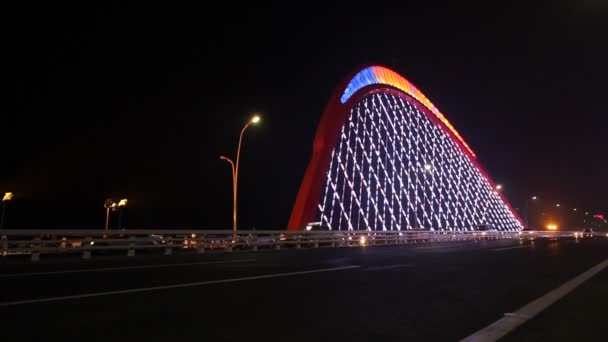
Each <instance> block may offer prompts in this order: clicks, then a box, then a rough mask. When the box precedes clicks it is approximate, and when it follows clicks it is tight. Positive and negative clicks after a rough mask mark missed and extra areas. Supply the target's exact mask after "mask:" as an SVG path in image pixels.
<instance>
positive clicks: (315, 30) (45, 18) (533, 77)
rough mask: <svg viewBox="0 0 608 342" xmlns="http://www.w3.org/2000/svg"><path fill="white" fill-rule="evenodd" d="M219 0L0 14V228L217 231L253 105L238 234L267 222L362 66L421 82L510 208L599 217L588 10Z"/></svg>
mask: <svg viewBox="0 0 608 342" xmlns="http://www.w3.org/2000/svg"><path fill="white" fill-rule="evenodd" d="M422 2H423V1H422ZM222 3H224V5H223V6H224V7H221V8H220V7H218V4H217V3H214V4H209V5H205V4H203V5H202V6H203V7H198V8H186V7H179V8H178V7H171V8H167V7H153V6H151V5H149V4H148V5H146V6H141V5H139V6H132V7H129V6H111V5H106V6H104V7H101V6H100V7H93V6H92V5H83V6H86V7H78V6H76V7H74V5H70V6H67V5H65V6H64V7H61V6H58V5H56V4H53V5H48V7H44V6H43V7H35V6H28V7H25V6H24V7H20V8H12V9H10V10H7V11H6V12H5V15H6V16H7V18H6V20H7V22H5V25H6V28H5V29H4V35H3V36H4V39H3V44H2V45H3V48H2V50H3V55H4V56H5V57H7V56H8V58H9V61H8V62H7V61H5V68H4V69H5V71H6V72H7V73H6V74H5V75H3V77H2V78H3V80H4V82H6V85H7V87H6V88H7V89H8V90H9V91H8V93H5V94H6V99H7V101H3V107H4V108H3V110H2V121H1V122H2V123H1V126H0V127H2V140H3V142H4V144H3V146H2V152H1V153H2V159H1V162H0V165H1V166H2V167H1V168H0V192H4V191H13V192H15V198H14V201H13V202H12V203H10V207H9V208H8V210H7V222H6V226H7V228H11V227H13V228H14V227H22V228H101V227H102V226H103V223H104V217H105V216H104V215H105V212H104V209H103V202H104V199H105V198H106V197H113V198H115V199H120V198H122V197H127V198H128V199H129V201H130V203H129V204H130V206H129V208H128V211H127V212H126V213H125V223H126V226H127V227H130V228H229V227H231V210H232V203H231V195H232V193H231V176H230V168H229V166H228V164H227V163H225V162H224V161H222V160H220V159H219V155H220V154H227V155H230V156H233V155H234V153H235V149H236V143H237V139H238V134H239V131H240V129H241V127H242V125H243V124H244V123H245V122H246V121H247V120H248V119H249V117H250V116H251V114H252V113H254V112H260V113H261V114H262V116H263V120H262V123H261V125H259V126H256V127H251V128H249V129H248V131H247V133H246V136H245V141H244V145H243V151H242V158H241V177H240V187H239V193H240V202H239V203H240V226H241V227H243V228H251V227H255V228H257V229H262V228H274V229H279V228H284V227H285V225H286V223H287V220H288V217H289V214H290V211H291V206H292V204H293V202H294V199H295V195H296V193H297V190H298V187H299V185H300V181H301V178H302V176H303V174H304V170H305V168H306V165H307V163H308V160H309V158H310V153H311V147H312V141H313V137H314V133H315V129H316V126H317V124H318V121H319V119H320V116H321V113H322V112H323V109H324V107H325V104H326V103H327V101H328V99H329V97H330V96H331V94H332V92H333V91H334V90H335V87H336V86H337V84H338V83H339V82H340V81H341V80H342V79H343V78H344V77H345V76H346V75H347V74H348V73H349V72H352V71H353V70H355V69H357V68H359V67H360V66H362V65H365V64H369V63H373V64H380V65H385V66H387V67H389V68H392V69H393V70H395V71H397V72H398V73H400V74H402V75H403V76H405V77H406V78H408V79H409V80H410V81H411V82H412V83H414V84H415V85H416V86H417V87H418V88H419V89H421V90H422V91H423V92H424V93H425V94H426V95H427V97H428V98H429V99H430V100H431V101H432V102H433V103H434V104H435V105H436V106H437V107H438V108H439V109H440V110H441V111H442V112H443V113H444V114H445V115H446V116H447V118H448V119H449V120H450V121H451V122H452V124H453V125H454V126H455V127H456V128H457V129H458V131H459V132H460V133H461V135H462V136H463V137H464V138H465V139H466V140H467V142H468V143H469V145H470V146H471V147H472V148H473V150H474V151H475V152H476V153H477V155H478V158H479V161H480V162H481V164H482V165H484V166H485V168H486V169H487V171H488V173H489V174H490V175H491V177H493V179H494V180H495V181H496V182H497V183H502V184H503V185H504V187H505V190H504V191H505V194H506V196H507V198H509V199H510V201H511V203H512V204H513V206H514V207H520V208H521V207H522V205H523V203H524V201H525V199H526V198H527V197H528V196H531V195H533V194H534V195H538V196H540V197H541V199H542V203H544V204H543V205H544V206H545V207H546V208H545V209H542V210H548V208H549V207H552V206H554V204H555V203H557V202H559V203H561V204H562V208H563V210H567V209H568V208H573V207H577V208H583V210H589V211H592V212H594V213H595V212H607V211H608V196H607V194H608V184H607V181H606V178H607V177H606V170H608V153H607V151H608V140H607V135H606V125H607V124H608V111H607V110H606V99H607V96H606V91H607V90H608V86H607V85H606V84H607V82H608V81H607V80H608V62H607V61H608V44H606V40H607V38H606V37H608V24H607V23H608V4H607V3H606V2H604V1H599V0H597V1H562V2H559V1H550V2H546V5H543V6H541V2H538V5H536V6H532V5H531V4H530V3H529V2H522V3H521V4H515V3H513V4H509V5H507V6H510V7H504V4H503V5H502V6H503V7H498V5H496V4H494V2H484V5H482V6H481V7H480V6H479V5H478V4H476V5H471V6H468V5H466V4H465V3H462V2H458V7H454V8H451V7H446V6H445V5H443V4H437V3H436V4H431V3H430V2H428V5H427V6H428V7H427V8H422V7H421V5H420V4H419V3H421V1H418V2H415V3H414V4H415V5H414V4H407V2H405V1H399V2H395V3H393V4H389V5H383V4H381V3H380V2H378V1H372V2H368V4H367V5H365V6H362V5H358V4H356V3H355V2H349V3H345V4H343V5H341V6H338V5H335V7H330V6H329V5H328V3H325V4H324V5H323V6H313V5H310V3H308V5H296V4H292V3H290V2H283V3H282V4H281V5H279V4H274V5H271V4H266V5H264V4H261V3H259V2H255V7H251V8H245V7H242V6H240V5H237V4H236V3H234V2H222ZM425 3H427V2H425ZM205 6H206V7H205ZM539 205H540V204H539ZM556 215H557V214H556Z"/></svg>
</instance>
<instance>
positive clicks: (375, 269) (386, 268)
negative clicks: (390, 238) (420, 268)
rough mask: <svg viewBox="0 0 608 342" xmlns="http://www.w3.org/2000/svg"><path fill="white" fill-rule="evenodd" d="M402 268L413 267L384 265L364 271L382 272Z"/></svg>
mask: <svg viewBox="0 0 608 342" xmlns="http://www.w3.org/2000/svg"><path fill="white" fill-rule="evenodd" d="M402 267H414V265H411V264H396V265H384V266H370V267H368V268H367V269H365V271H384V270H392V269H395V268H402Z"/></svg>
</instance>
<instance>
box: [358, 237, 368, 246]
mask: <svg viewBox="0 0 608 342" xmlns="http://www.w3.org/2000/svg"><path fill="white" fill-rule="evenodd" d="M366 243H367V239H366V238H365V236H362V237H360V238H359V244H360V245H361V246H363V245H365V244H366Z"/></svg>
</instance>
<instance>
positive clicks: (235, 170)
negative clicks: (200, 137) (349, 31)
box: [220, 114, 261, 234]
mask: <svg viewBox="0 0 608 342" xmlns="http://www.w3.org/2000/svg"><path fill="white" fill-rule="evenodd" d="M260 120H261V118H260V116H259V115H257V114H256V115H254V116H253V117H251V119H249V121H247V123H246V124H245V126H243V129H241V134H240V135H239V144H238V146H237V148H236V163H235V162H233V161H232V159H230V158H228V157H225V156H220V159H222V160H225V161H227V162H228V163H230V167H231V169H232V229H233V230H234V232H235V234H236V230H237V207H238V205H237V198H238V187H239V161H240V159H241V144H242V142H243V134H244V133H245V130H246V129H247V128H249V126H251V125H253V124H257V123H258V122H260Z"/></svg>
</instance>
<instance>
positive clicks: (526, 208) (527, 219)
mask: <svg viewBox="0 0 608 342" xmlns="http://www.w3.org/2000/svg"><path fill="white" fill-rule="evenodd" d="M537 199H538V196H532V197H528V199H526V203H525V211H526V213H525V214H526V225H527V226H528V227H530V201H536V200H537Z"/></svg>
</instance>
